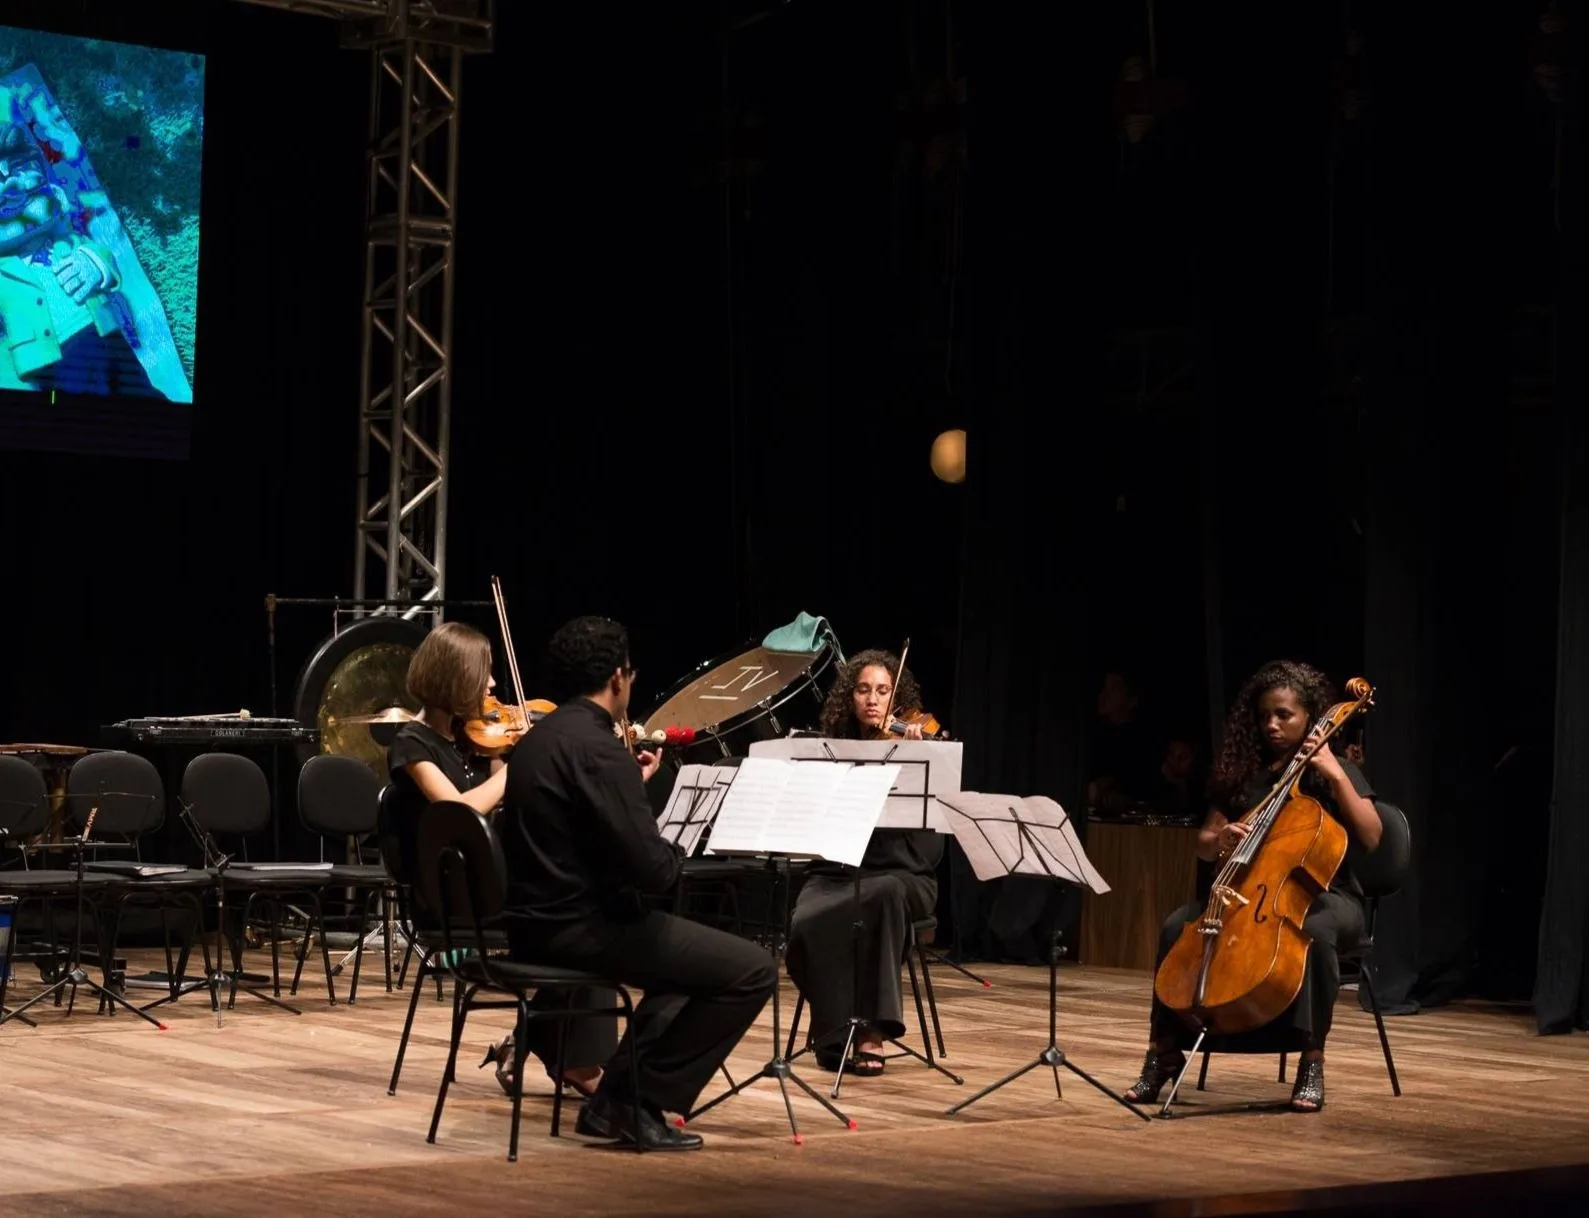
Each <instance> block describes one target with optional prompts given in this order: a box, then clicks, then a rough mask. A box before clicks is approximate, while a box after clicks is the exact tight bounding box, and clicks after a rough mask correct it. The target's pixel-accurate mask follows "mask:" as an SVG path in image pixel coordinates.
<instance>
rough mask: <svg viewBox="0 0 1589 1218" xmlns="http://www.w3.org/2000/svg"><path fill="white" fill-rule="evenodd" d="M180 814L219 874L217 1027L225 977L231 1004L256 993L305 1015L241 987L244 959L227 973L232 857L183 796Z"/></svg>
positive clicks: (212, 980) (214, 969)
mask: <svg viewBox="0 0 1589 1218" xmlns="http://www.w3.org/2000/svg"><path fill="white" fill-rule="evenodd" d="M177 815H178V816H179V817H180V818H181V820H182V823H183V824H184V825H186V826H187V830H188V832H189V833H190V834H191V835H192V837H193V840H194V841H195V842H197V843H198V846H199V849H200V850H202V851H203V852H204V866H205V869H206V870H209V871H213V872H214V873H215V963H214V964H212V965H211V966H210V975H209V976H208V977H206V978H205V979H204V981H205V984H206V985H207V986H208V987H209V990H210V1005H211V1006H213V1007H214V1008H215V1026H216V1027H217V1028H219V1027H222V1026H224V1018H223V1016H222V1014H221V978H222V977H226V978H228V979H229V980H230V981H231V992H230V995H229V997H228V1004H230V1003H231V1002H235V1001H236V1000H237V992H238V990H242V991H243V993H245V994H252V995H253V996H254V997H255V998H258V999H260V1000H261V1001H262V1002H268V1003H270V1004H271V1005H272V1006H277V1007H280V1008H281V1009H282V1010H284V1011H291V1012H292V1013H293V1014H294V1015H302V1014H303V1012H302V1011H300V1010H299V1009H298V1008H297V1007H295V1006H292V1005H291V1004H290V1003H285V1002H283V1001H282V1000H281V999H280V998H277V997H276V996H275V995H273V994H267V993H265V991H264V990H257V989H255V988H254V987H253V986H248V985H240V984H239V983H240V982H241V981H243V980H245V979H246V978H247V977H248V973H246V972H245V971H244V970H243V967H242V961H241V958H239V960H238V966H237V968H236V969H233V970H227V969H226V968H225V967H224V961H225V960H226V957H227V948H228V947H229V946H230V945H229V944H228V943H227V942H226V869H227V867H229V866H230V865H231V862H232V856H231V855H229V854H222V853H221V848H220V847H219V846H217V845H216V844H215V839H214V838H213V837H211V836H210V831H209V830H208V829H206V828H205V827H204V826H203V825H201V824H199V818H198V817H196V816H194V815H193V805H192V804H190V803H189V802H188V801H187V800H185V799H183V798H182V796H180V795H178V796H177ZM244 929H245V930H246V929H247V928H246V927H245V928H244ZM199 933H200V934H203V933H204V928H203V927H202V926H200V927H199ZM192 988H194V989H196V988H198V987H197V986H194V987H192ZM149 1005H150V1006H157V1005H158V1003H153V1002H152V1003H150V1004H149Z"/></svg>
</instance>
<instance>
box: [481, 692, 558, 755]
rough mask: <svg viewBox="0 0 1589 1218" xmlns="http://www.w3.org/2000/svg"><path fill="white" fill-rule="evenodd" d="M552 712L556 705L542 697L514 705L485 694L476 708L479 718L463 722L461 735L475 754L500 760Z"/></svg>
mask: <svg viewBox="0 0 1589 1218" xmlns="http://www.w3.org/2000/svg"><path fill="white" fill-rule="evenodd" d="M556 709H557V704H556V703H555V702H548V701H547V700H546V699H545V698H531V699H530V700H529V701H527V702H521V703H519V704H518V705H517V706H515V705H513V704H512V703H510V702H502V701H500V700H498V699H497V698H496V697H495V696H494V695H492V694H487V695H486V696H485V701H484V702H483V703H482V705H481V707H480V717H479V718H478V719H468V720H465V722H464V725H463V733H464V736H465V737H467V738H468V741H469V743H470V744H471V745H473V746H474V750H475V752H477V753H479V754H481V755H482V756H485V757H501V756H503V755H505V754H506V753H508V752H510V751H511V750H512V748H513V746H514V745H516V744H517V743H518V742H519V741H520V740H521V739H523V738H524V734H525V733H526V732H528V731H529V730H530V729H531V728H532V727H534V726H535V725H536V723H538V722H539V721H540V720H542V719H544V718H545V717H546V716H547V715H550V714H551V713H552V712H553V711H554V710H556Z"/></svg>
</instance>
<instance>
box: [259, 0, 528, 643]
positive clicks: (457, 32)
mask: <svg viewBox="0 0 1589 1218" xmlns="http://www.w3.org/2000/svg"><path fill="white" fill-rule="evenodd" d="M239 2H240V3H244V4H254V5H259V6H262V7H265V8H278V9H285V10H288V11H291V12H299V13H310V14H314V15H317V16H322V17H331V18H336V19H339V20H340V21H342V23H343V39H342V40H343V45H344V46H347V47H350V48H353V49H358V50H365V51H368V52H369V54H370V142H369V145H368V147H367V148H366V149H365V162H366V172H367V191H368V193H367V197H366V202H365V207H366V211H365V228H364V245H365V262H364V308H363V318H364V324H363V331H364V334H363V344H362V346H363V368H362V370H361V376H360V393H359V398H360V401H359V458H358V461H359V465H358V509H357V511H358V514H357V519H356V522H355V534H356V536H355V542H354V544H355V556H354V565H353V581H354V592H353V595H354V597H355V598H356V599H358V600H379V601H386V602H391V603H392V605H391V611H392V612H397V613H400V614H401V615H402V616H404V617H414V616H416V615H418V614H419V613H422V612H431V610H427V609H426V608H425V606H426V605H427V604H430V603H431V602H439V601H441V600H443V599H444V598H445V596H446V585H447V498H448V495H447V492H448V482H449V479H448V467H449V464H450V447H451V445H450V433H451V423H452V418H451V415H452V372H453V362H452V352H453V259H454V251H455V249H456V240H457V198H458V131H459V117H460V113H461V96H460V86H461V82H462V76H463V59H464V56H465V55H466V54H470V53H485V52H489V51H490V50H491V49H492V41H493V36H494V34H495V29H496V20H495V17H496V13H495V9H496V0H239ZM435 611H436V612H437V615H438V617H439V615H440V614H439V606H438V607H437V608H436V610H435Z"/></svg>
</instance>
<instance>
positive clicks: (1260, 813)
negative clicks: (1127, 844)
mask: <svg viewBox="0 0 1589 1218" xmlns="http://www.w3.org/2000/svg"><path fill="white" fill-rule="evenodd" d="M1346 692H1347V693H1348V694H1349V695H1350V696H1351V698H1352V700H1351V701H1350V702H1338V703H1336V704H1335V705H1334V706H1332V707H1330V709H1329V710H1328V711H1327V712H1325V713H1324V714H1323V715H1321V716H1320V717H1319V720H1318V722H1317V723H1315V724H1314V725H1313V727H1312V729H1311V730H1310V731H1309V732H1308V735H1307V738H1306V739H1305V740H1303V742H1302V745H1301V747H1299V748H1298V749H1297V751H1296V753H1295V754H1294V755H1293V756H1292V758H1291V760H1290V762H1288V763H1287V765H1286V767H1285V769H1284V771H1283V772H1282V773H1281V775H1280V779H1279V781H1278V782H1276V783H1275V785H1274V786H1273V787H1271V788H1270V789H1269V793H1268V794H1267V795H1265V796H1264V797H1263V798H1262V799H1260V800H1259V801H1258V802H1257V803H1256V804H1254V805H1253V807H1252V808H1251V809H1249V810H1248V812H1247V813H1246V815H1245V816H1243V817H1242V818H1241V820H1240V822H1239V823H1241V824H1244V825H1246V826H1248V833H1247V835H1246V836H1245V837H1243V838H1242V840H1241V842H1240V844H1239V845H1237V846H1236V847H1235V849H1234V850H1232V851H1231V854H1230V857H1229V858H1227V859H1226V860H1225V861H1224V863H1223V864H1222V865H1221V867H1220V870H1219V873H1218V875H1216V876H1215V877H1214V883H1213V886H1212V888H1210V890H1209V894H1208V906H1207V908H1206V909H1205V910H1204V911H1203V916H1202V917H1201V918H1198V919H1194V920H1193V921H1191V922H1188V923H1187V924H1186V926H1185V927H1184V928H1183V929H1182V931H1181V935H1180V938H1178V939H1177V940H1176V941H1175V944H1174V946H1173V947H1171V949H1170V952H1169V954H1168V955H1167V956H1165V958H1164V963H1163V964H1161V965H1160V966H1159V970H1158V973H1157V975H1156V976H1155V977H1154V980H1153V989H1154V993H1155V994H1157V995H1158V999H1159V1001H1160V1002H1162V1003H1163V1004H1164V1005H1165V1006H1166V1007H1167V1008H1169V1009H1170V1010H1172V1011H1174V1012H1176V1013H1177V1014H1178V1015H1180V1016H1181V1017H1182V1018H1183V1019H1186V1020H1187V1021H1189V1022H1190V1023H1192V1024H1193V1025H1194V1026H1196V1027H1197V1028H1198V1029H1199V1030H1200V1032H1201V1033H1202V1034H1214V1035H1231V1034H1235V1033H1240V1032H1249V1031H1252V1030H1253V1029H1255V1028H1261V1027H1263V1026H1265V1025H1266V1024H1269V1023H1272V1022H1274V1020H1276V1019H1278V1018H1279V1017H1280V1016H1281V1015H1283V1014H1284V1013H1285V1011H1286V1009H1287V1008H1288V1007H1290V1006H1291V1004H1292V1003H1293V1002H1294V1001H1295V1000H1296V997H1297V994H1298V993H1299V992H1300V991H1301V989H1302V982H1303V979H1304V978H1305V976H1306V973H1307V963H1308V949H1309V948H1310V947H1312V945H1313V941H1312V940H1311V939H1309V938H1308V937H1307V935H1306V934H1304V933H1303V931H1302V921H1303V919H1304V918H1306V917H1307V915H1308V907H1309V906H1310V905H1312V903H1313V898H1314V897H1315V896H1316V895H1318V893H1320V892H1322V891H1325V890H1327V889H1328V888H1329V886H1330V884H1331V882H1332V881H1333V880H1334V879H1335V873H1336V872H1337V871H1339V870H1340V867H1341V863H1342V861H1344V859H1345V858H1346V848H1347V844H1348V837H1347V831H1346V827H1345V826H1344V825H1342V824H1341V823H1340V822H1339V821H1338V820H1336V819H1335V818H1334V817H1333V816H1331V815H1330V814H1329V813H1328V812H1327V811H1326V810H1325V809H1324V806H1323V805H1322V804H1321V803H1319V801H1318V800H1316V799H1314V798H1313V797H1312V796H1310V795H1304V794H1303V793H1302V777H1303V775H1304V774H1305V773H1306V772H1307V766H1308V760H1309V759H1310V758H1311V757H1312V756H1313V754H1314V753H1316V752H1317V751H1318V750H1319V748H1320V747H1321V746H1322V745H1323V744H1325V743H1326V742H1327V741H1328V740H1329V739H1330V737H1331V736H1333V735H1335V733H1336V732H1338V731H1339V730H1340V729H1341V728H1342V727H1343V726H1344V725H1345V724H1346V723H1347V721H1348V720H1350V719H1351V718H1352V717H1353V716H1354V715H1356V714H1358V713H1359V712H1361V711H1365V710H1367V709H1368V708H1370V707H1372V706H1373V704H1374V690H1373V687H1372V686H1371V685H1369V683H1368V682H1367V681H1365V680H1364V679H1363V678H1362V677H1353V678H1352V679H1351V680H1350V681H1348V682H1347V683H1346ZM1199 1039H1201V1036H1200V1037H1199Z"/></svg>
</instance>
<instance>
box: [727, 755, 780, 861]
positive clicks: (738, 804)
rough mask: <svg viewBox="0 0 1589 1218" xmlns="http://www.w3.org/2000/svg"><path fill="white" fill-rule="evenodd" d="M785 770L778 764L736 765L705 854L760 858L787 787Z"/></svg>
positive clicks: (763, 761)
mask: <svg viewBox="0 0 1589 1218" xmlns="http://www.w3.org/2000/svg"><path fill="white" fill-rule="evenodd" d="M790 777H791V775H790V772H789V767H788V766H787V765H785V764H784V763H783V762H780V761H773V760H770V759H764V758H757V757H747V758H745V760H744V761H742V762H740V763H739V773H738V775H737V776H736V777H735V778H734V785H733V786H731V787H729V788H728V794H727V795H725V796H724V797H723V806H722V807H721V808H719V809H718V812H717V823H716V824H715V825H714V826H712V844H711V845H710V846H708V847H707V848H706V853H708V854H761V853H764V852H765V850H764V847H763V846H762V844H761V843H762V841H763V839H765V838H766V836H767V830H768V829H769V827H770V826H771V825H772V818H773V814H774V813H775V812H777V810H778V802H779V800H780V799H781V798H782V797H783V791H784V788H785V787H786V786H788V785H789V779H790Z"/></svg>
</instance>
